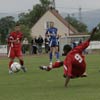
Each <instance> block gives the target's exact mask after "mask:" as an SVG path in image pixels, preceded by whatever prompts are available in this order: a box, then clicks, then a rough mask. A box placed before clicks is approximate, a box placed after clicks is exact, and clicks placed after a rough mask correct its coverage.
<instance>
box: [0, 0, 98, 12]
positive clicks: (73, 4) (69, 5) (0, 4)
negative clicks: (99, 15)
mask: <svg viewBox="0 0 100 100" xmlns="http://www.w3.org/2000/svg"><path fill="white" fill-rule="evenodd" d="M55 1H56V8H57V9H58V10H59V11H60V12H69V11H71V12H77V11H78V8H79V7H82V10H83V11H87V10H94V9H100V0H55ZM37 3H39V0H0V12H7V13H8V12H18V13H19V12H24V11H27V10H28V9H32V7H33V5H35V4H37Z"/></svg>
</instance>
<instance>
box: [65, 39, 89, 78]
mask: <svg viewBox="0 0 100 100" xmlns="http://www.w3.org/2000/svg"><path fill="white" fill-rule="evenodd" d="M88 46H89V41H85V42H83V43H82V44H80V45H79V46H77V47H75V48H74V49H72V50H71V51H70V52H69V53H68V55H67V56H66V58H65V60H64V74H65V75H66V74H67V75H68V76H69V77H79V76H81V75H82V74H83V73H84V72H85V69H86V62H85V59H84V56H83V54H82V52H83V50H84V49H86V48H87V47H88Z"/></svg>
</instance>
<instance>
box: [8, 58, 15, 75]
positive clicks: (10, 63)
mask: <svg viewBox="0 0 100 100" xmlns="http://www.w3.org/2000/svg"><path fill="white" fill-rule="evenodd" d="M13 62H14V58H10V61H9V74H12V73H13V71H12V70H11V65H12V63H13Z"/></svg>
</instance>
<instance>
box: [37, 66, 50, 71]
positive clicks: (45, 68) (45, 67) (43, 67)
mask: <svg viewBox="0 0 100 100" xmlns="http://www.w3.org/2000/svg"><path fill="white" fill-rule="evenodd" d="M39 68H40V69H41V70H46V71H47V69H48V68H47V66H39Z"/></svg>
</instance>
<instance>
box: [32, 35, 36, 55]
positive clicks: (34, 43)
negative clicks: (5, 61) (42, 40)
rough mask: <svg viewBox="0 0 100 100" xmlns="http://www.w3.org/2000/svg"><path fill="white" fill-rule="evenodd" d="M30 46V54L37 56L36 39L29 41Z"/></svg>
mask: <svg viewBox="0 0 100 100" xmlns="http://www.w3.org/2000/svg"><path fill="white" fill-rule="evenodd" d="M31 46H32V52H31V53H32V54H37V37H36V36H35V37H34V38H33V39H32V40H31Z"/></svg>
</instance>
